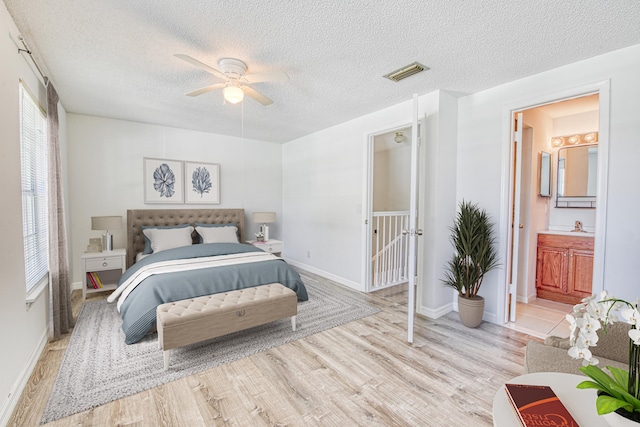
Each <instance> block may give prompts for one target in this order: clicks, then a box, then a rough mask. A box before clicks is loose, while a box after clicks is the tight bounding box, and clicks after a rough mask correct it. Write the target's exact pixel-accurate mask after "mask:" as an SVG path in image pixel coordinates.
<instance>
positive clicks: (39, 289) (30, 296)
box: [26, 272, 49, 310]
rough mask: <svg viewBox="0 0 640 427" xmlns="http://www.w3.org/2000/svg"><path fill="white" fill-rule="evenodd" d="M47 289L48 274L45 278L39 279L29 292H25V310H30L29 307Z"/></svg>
mask: <svg viewBox="0 0 640 427" xmlns="http://www.w3.org/2000/svg"><path fill="white" fill-rule="evenodd" d="M48 287H49V273H48V272H47V274H45V276H44V277H43V278H42V279H40V281H39V282H38V284H37V285H36V286H34V287H33V288H32V289H31V290H30V291H29V292H27V297H26V303H27V310H29V309H30V308H31V305H32V304H33V303H34V302H36V301H37V300H38V298H40V295H42V293H43V292H44V290H45V289H48Z"/></svg>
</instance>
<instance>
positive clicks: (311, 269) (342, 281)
mask: <svg viewBox="0 0 640 427" xmlns="http://www.w3.org/2000/svg"><path fill="white" fill-rule="evenodd" d="M285 261H287V264H291V265H292V266H294V267H298V268H301V269H303V270H306V271H308V272H310V273H313V274H317V275H318V276H322V277H324V278H325V279H329V280H332V281H334V282H336V283H339V284H341V285H343V286H346V287H347V288H349V289H353V290H355V291H360V292H364V287H363V286H362V285H361V284H360V283H357V282H354V281H351V280H348V279H345V278H343V277H340V276H336V275H335V274H331V273H329V272H327V271H324V270H320V269H319V268H315V267H312V266H310V265H307V264H304V263H301V262H297V261H293V260H290V259H285Z"/></svg>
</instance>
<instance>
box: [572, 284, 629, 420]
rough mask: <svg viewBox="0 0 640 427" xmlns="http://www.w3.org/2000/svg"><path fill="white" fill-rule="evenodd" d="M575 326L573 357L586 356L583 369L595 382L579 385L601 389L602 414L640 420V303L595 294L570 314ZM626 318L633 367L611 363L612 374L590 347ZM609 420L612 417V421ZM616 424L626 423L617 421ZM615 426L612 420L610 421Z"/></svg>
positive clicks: (597, 400) (605, 294) (597, 404)
mask: <svg viewBox="0 0 640 427" xmlns="http://www.w3.org/2000/svg"><path fill="white" fill-rule="evenodd" d="M567 320H568V321H569V323H570V325H571V335H570V339H569V343H570V344H571V348H570V349H569V356H571V357H573V358H574V359H582V360H583V362H582V363H583V365H584V366H583V367H582V368H580V371H582V373H584V374H585V375H587V376H588V377H589V378H591V379H592V380H593V381H583V382H581V383H580V384H578V388H580V389H587V388H595V389H596V390H598V398H597V399H596V409H597V411H598V414H599V415H604V416H605V417H615V416H616V413H617V414H618V415H620V416H622V417H624V418H625V419H626V420H629V423H631V424H632V423H633V422H635V423H640V312H638V302H636V303H630V302H627V301H625V300H621V299H617V298H615V297H613V296H611V295H609V294H608V293H607V292H606V291H605V292H603V293H602V294H601V295H600V297H599V298H598V297H597V296H596V295H593V296H591V297H589V298H585V299H584V300H582V303H581V304H578V305H576V306H575V307H574V308H573V312H572V313H571V314H567ZM617 321H623V322H625V323H628V324H630V325H631V329H630V330H629V368H628V370H627V371H625V370H624V369H619V368H615V367H613V366H607V367H606V368H607V369H608V370H609V372H610V374H607V373H606V372H605V371H604V370H602V369H601V368H599V367H598V366H595V365H597V364H598V360H597V359H596V358H595V357H593V356H592V354H591V351H590V350H589V347H593V346H595V345H596V343H597V341H598V334H597V333H596V332H597V331H598V330H599V329H600V328H604V332H605V333H606V327H607V325H608V324H612V323H615V322H617ZM603 324H604V326H603ZM608 421H609V420H608ZM615 423H616V424H619V425H623V423H621V422H618V421H616V422H615ZM609 424H611V425H614V424H612V423H611V422H610V423H609Z"/></svg>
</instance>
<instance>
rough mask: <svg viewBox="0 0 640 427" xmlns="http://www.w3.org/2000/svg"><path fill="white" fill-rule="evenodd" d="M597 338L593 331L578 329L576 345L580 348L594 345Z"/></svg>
mask: <svg viewBox="0 0 640 427" xmlns="http://www.w3.org/2000/svg"><path fill="white" fill-rule="evenodd" d="M598 339H599V338H598V334H597V333H596V332H595V331H580V333H579V334H578V338H577V340H576V346H578V347H580V348H587V347H595V346H596V345H597V343H598Z"/></svg>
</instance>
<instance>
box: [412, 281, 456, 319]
mask: <svg viewBox="0 0 640 427" xmlns="http://www.w3.org/2000/svg"><path fill="white" fill-rule="evenodd" d="M418 289H420V287H418ZM416 311H417V312H418V314H420V315H422V316H425V317H428V318H429V319H437V318H439V317H442V316H444V315H445V314H448V313H451V312H452V311H453V303H452V302H450V303H448V304H445V305H441V306H440V307H438V308H435V309H434V308H428V307H425V306H424V305H422V304H419V305H418V310H416Z"/></svg>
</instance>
